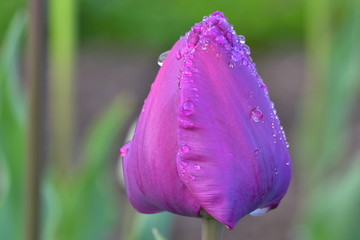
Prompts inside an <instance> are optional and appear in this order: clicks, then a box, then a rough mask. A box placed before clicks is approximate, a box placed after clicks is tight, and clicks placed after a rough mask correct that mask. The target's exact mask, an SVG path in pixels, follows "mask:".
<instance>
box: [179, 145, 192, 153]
mask: <svg viewBox="0 0 360 240" xmlns="http://www.w3.org/2000/svg"><path fill="white" fill-rule="evenodd" d="M180 149H181V152H183V153H188V152H190V147H189V146H188V145H185V144H184V145H182V146H181V147H180Z"/></svg>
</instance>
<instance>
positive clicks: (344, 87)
mask: <svg viewBox="0 0 360 240" xmlns="http://www.w3.org/2000/svg"><path fill="white" fill-rule="evenodd" d="M333 7H334V6H333V5H331V3H330V2H329V1H326V0H322V1H316V2H314V1H311V0H309V1H308V9H307V11H308V18H307V20H308V29H309V31H308V41H307V47H308V57H309V58H308V64H309V69H310V71H309V75H308V82H307V84H308V88H307V91H306V92H305V93H306V96H305V97H306V98H307V99H304V109H303V112H302V116H301V118H302V119H303V120H304V121H303V122H302V123H303V124H302V125H301V126H300V127H301V128H300V129H301V131H300V132H299V135H298V140H299V141H298V142H299V143H300V144H299V145H298V148H297V149H296V151H297V159H298V161H299V162H298V164H299V167H301V168H302V172H301V175H300V177H302V182H301V183H302V190H303V192H302V194H301V195H302V196H303V199H302V203H303V206H302V207H303V208H304V210H306V211H303V214H302V222H301V224H302V227H301V228H300V231H299V238H300V239H306V240H312V239H313V240H319V239H321V240H322V239H324V240H325V239H326V240H328V239H330V240H338V239H344V240H350V239H359V238H360V230H359V228H358V222H359V216H360V215H359V211H360V208H359V201H360V185H359V183H360V175H359V157H358V156H357V157H356V158H355V159H353V160H352V159H350V160H348V159H344V156H345V153H346V152H347V151H348V150H349V148H348V146H349V144H347V143H348V139H349V138H348V137H349V136H348V134H349V130H350V129H349V128H348V123H349V122H350V121H349V120H350V119H349V118H350V116H352V111H353V110H354V109H355V108H356V107H358V106H356V103H355V102H354V100H355V99H356V96H357V95H358V93H359V92H360V89H359V87H360V69H359V61H360V45H359V39H360V2H359V1H356V0H352V1H347V2H346V4H344V5H343V7H342V8H341V11H342V12H343V15H344V16H345V18H344V19H343V21H341V22H340V23H338V24H337V25H333V23H332V19H333V16H334V13H335V11H334V10H335V9H334V8H333ZM336 10H337V11H339V9H336ZM337 13H338V12H337ZM332 26H333V27H332ZM347 155H349V154H347Z"/></svg>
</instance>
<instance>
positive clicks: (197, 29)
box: [194, 24, 201, 33]
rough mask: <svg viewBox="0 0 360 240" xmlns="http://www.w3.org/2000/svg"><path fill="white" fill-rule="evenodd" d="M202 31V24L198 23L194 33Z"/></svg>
mask: <svg viewBox="0 0 360 240" xmlns="http://www.w3.org/2000/svg"><path fill="white" fill-rule="evenodd" d="M200 31H201V25H200V24H198V25H195V27H194V33H199V32H200Z"/></svg>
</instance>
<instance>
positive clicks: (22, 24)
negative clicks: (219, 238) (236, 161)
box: [0, 0, 360, 240]
mask: <svg viewBox="0 0 360 240" xmlns="http://www.w3.org/2000/svg"><path fill="white" fill-rule="evenodd" d="M48 3H49V5H48V14H49V17H48V20H47V25H48V41H49V46H48V50H49V52H48V53H49V65H48V75H49V84H48V89H47V96H48V102H47V107H46V108H45V109H42V110H43V111H45V112H46V114H47V115H46V119H45V120H46V121H47V122H48V124H46V126H43V127H44V128H46V133H47V136H48V142H47V144H46V145H45V146H43V148H44V150H45V151H46V153H47V156H48V157H47V162H45V163H44V164H43V166H41V167H42V168H43V177H42V181H41V199H42V205H41V206H42V215H41V239H46V240H48V239H49V240H52V239H60V240H63V239H64V240H71V239H74V240H75V239H76V240H77V239H111V240H112V239H124V240H128V239H129V240H137V239H139V240H143V239H145V240H147V239H162V238H163V237H162V236H161V235H163V236H164V237H165V238H166V239H174V240H181V239H199V238H200V220H198V219H191V218H185V217H180V216H174V215H171V214H169V213H162V214H156V215H142V214H138V213H136V212H135V211H134V210H133V208H132V207H131V205H130V203H129V202H128V200H127V198H126V195H125V191H124V187H123V184H122V183H121V182H122V181H121V178H122V177H121V174H120V169H119V159H118V149H119V147H120V146H121V145H122V143H123V142H124V141H125V139H126V133H127V132H128V130H129V128H130V127H131V123H132V122H133V121H134V120H135V119H136V117H137V115H138V113H139V111H140V108H141V105H142V102H143V100H144V99H145V97H146V95H147V93H148V91H149V89H150V84H151V83H152V81H153V80H154V79H155V76H156V72H157V71H158V68H159V67H158V66H157V64H156V62H157V57H158V55H159V54H160V53H161V52H163V51H166V50H168V49H169V48H171V46H172V45H173V44H174V43H175V41H177V39H178V38H179V37H180V36H181V35H184V34H185V32H187V31H188V30H189V29H190V27H191V26H192V25H193V24H194V23H196V22H199V21H201V19H202V17H203V16H205V15H209V14H210V13H212V12H214V11H216V10H218V11H222V12H224V13H225V15H226V16H227V17H228V18H229V21H230V23H231V24H233V25H234V28H235V30H236V31H237V33H238V34H243V35H245V36H246V38H247V43H248V45H249V46H250V47H251V49H252V57H253V58H254V60H255V62H256V63H257V68H258V71H259V73H260V75H261V76H262V78H263V79H264V81H265V82H266V83H267V85H268V86H269V91H270V95H271V99H272V100H273V101H274V102H275V104H276V108H277V110H278V113H279V115H280V119H281V120H282V125H283V126H284V127H285V130H286V132H287V135H288V138H289V142H290V145H291V146H290V151H291V154H292V158H293V163H294V177H293V181H292V185H291V187H290V189H289V193H288V195H287V196H286V197H285V199H284V200H283V202H282V204H281V205H280V207H279V208H278V209H277V210H275V211H271V212H270V213H268V214H266V215H265V216H263V217H259V218H256V217H251V216H247V217H245V218H244V219H242V220H241V221H240V222H239V224H238V225H237V227H236V229H235V230H233V231H231V232H230V231H226V233H225V239H229V240H230V239H277V240H279V239H280V240H282V239H284V240H285V239H300V240H340V239H341V240H342V239H345V240H347V239H349V240H350V239H360V229H359V228H358V223H359V221H360V204H359V203H360V174H359V172H360V152H359V146H360V121H359V117H360V110H359V105H358V104H357V103H358V102H359V100H360V98H359V90H360V85H359V82H360V73H359V69H360V68H359V64H360V44H359V43H360V1H359V0H344V1H336V0H317V1H314V0H305V1H300V0H290V1H285V0H276V1H265V0H254V1H244V0H241V1H229V0H224V1H220V0H217V1H203V0H200V1H190V0H182V1H145V0H139V1H130V0H103V1H96V0H78V1H75V0H49V2H48ZM29 4H31V1H23V0H12V1H5V0H4V1H1V2H0V44H1V45H0V239H4V240H7V239H9V240H12V239H15V240H16V239H24V238H25V239H31V238H29V236H27V233H26V225H29V222H28V221H27V220H26V218H25V215H26V214H25V212H26V209H25V206H26V203H27V201H28V199H27V195H26V190H28V189H26V186H27V185H26V183H27V181H28V180H27V178H26V175H27V171H26V168H27V144H28V143H29V141H31V136H29V135H28V130H29V128H30V127H31V126H30V125H29V118H28V115H29V112H28V111H29V110H27V106H28V96H29V94H30V93H29V91H30V89H29V84H30V83H29V81H28V76H27V74H26V71H25V70H26V61H25V60H26V56H27V55H26V50H27V49H26V42H27V40H28V38H27V36H28V34H29V32H28V31H27V29H28V23H29V15H28V11H27V9H28V5H29ZM44 68H45V66H44ZM154 229H155V230H154ZM153 233H154V234H153Z"/></svg>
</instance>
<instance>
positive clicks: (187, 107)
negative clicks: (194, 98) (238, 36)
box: [182, 101, 194, 116]
mask: <svg viewBox="0 0 360 240" xmlns="http://www.w3.org/2000/svg"><path fill="white" fill-rule="evenodd" d="M182 108H183V110H184V114H185V115H186V116H189V115H191V114H193V113H194V104H193V103H192V102H191V101H187V102H185V103H184V104H183V106H182Z"/></svg>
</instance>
